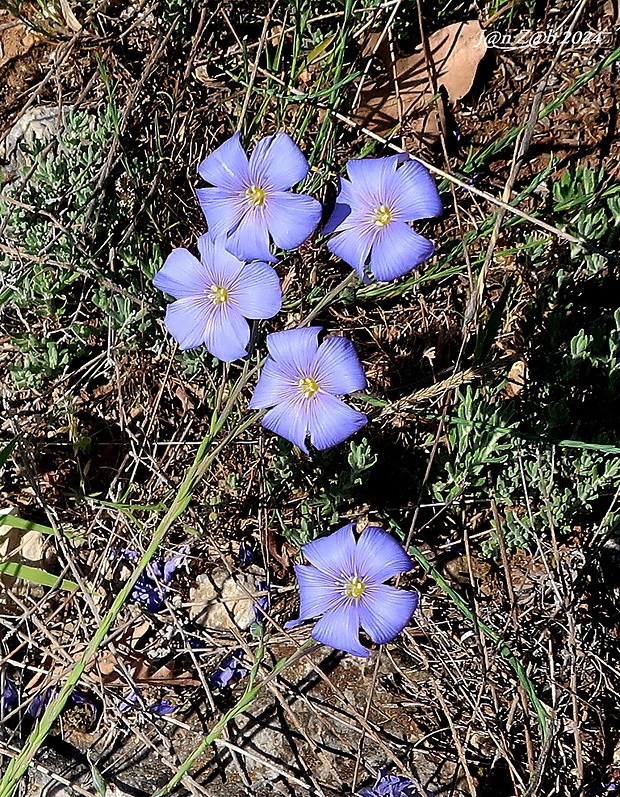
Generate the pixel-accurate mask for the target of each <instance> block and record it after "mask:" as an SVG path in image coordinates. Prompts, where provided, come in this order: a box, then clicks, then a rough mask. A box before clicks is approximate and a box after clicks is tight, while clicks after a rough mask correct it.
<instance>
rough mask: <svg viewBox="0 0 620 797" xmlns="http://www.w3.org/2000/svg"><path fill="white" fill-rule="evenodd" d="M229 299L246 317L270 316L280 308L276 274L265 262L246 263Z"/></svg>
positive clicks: (280, 298) (280, 293) (280, 297)
mask: <svg viewBox="0 0 620 797" xmlns="http://www.w3.org/2000/svg"><path fill="white" fill-rule="evenodd" d="M231 301H232V302H234V305H235V306H236V307H237V308H238V309H239V311H240V312H241V313H242V314H243V315H244V316H245V317H246V318H272V317H273V316H274V315H276V313H279V312H280V309H281V308H282V290H281V288H280V280H279V279H278V275H277V274H276V272H275V271H274V270H273V268H272V267H271V266H269V265H267V263H261V262H260V261H256V262H255V263H247V264H246V265H245V267H244V269H243V272H242V278H241V279H239V280H238V281H237V284H236V285H235V287H234V291H233V292H231Z"/></svg>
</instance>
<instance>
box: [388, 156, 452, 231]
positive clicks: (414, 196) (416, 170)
mask: <svg viewBox="0 0 620 797" xmlns="http://www.w3.org/2000/svg"><path fill="white" fill-rule="evenodd" d="M394 186H395V193H396V196H397V206H398V208H399V210H400V211H401V213H402V218H403V220H404V221H417V220H418V219H429V218H432V217H434V216H441V214H442V213H443V205H442V203H441V199H440V198H439V191H438V190H437V185H436V184H435V181H434V180H433V178H432V176H431V173H430V172H429V170H428V169H427V168H426V167H425V166H423V165H422V164H421V163H419V162H418V161H414V160H410V161H407V163H403V165H402V166H401V167H400V168H399V169H398V170H397V172H396V176H395V178H394Z"/></svg>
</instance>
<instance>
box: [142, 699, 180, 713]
mask: <svg viewBox="0 0 620 797" xmlns="http://www.w3.org/2000/svg"><path fill="white" fill-rule="evenodd" d="M176 710H177V706H173V705H172V703H171V702H170V701H169V700H157V701H156V702H155V703H153V705H151V706H149V711H152V712H153V714H157V715H158V716H159V717H164V716H166V714H172V713H173V712H175V711H176Z"/></svg>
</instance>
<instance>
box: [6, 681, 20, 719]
mask: <svg viewBox="0 0 620 797" xmlns="http://www.w3.org/2000/svg"><path fill="white" fill-rule="evenodd" d="M17 698H18V696H17V689H16V688H15V685H14V684H13V682H12V681H11V679H10V678H5V679H4V689H3V691H2V699H3V703H4V710H5V712H6V713H7V714H8V712H9V711H10V710H11V709H12V708H13V706H14V705H15V704H16V703H17Z"/></svg>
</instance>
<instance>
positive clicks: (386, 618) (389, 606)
mask: <svg viewBox="0 0 620 797" xmlns="http://www.w3.org/2000/svg"><path fill="white" fill-rule="evenodd" d="M418 602H419V598H418V595H417V593H415V592H405V590H402V589H396V587H390V586H388V585H387V584H379V585H377V586H374V585H373V586H369V587H368V588H367V589H366V591H365V592H364V594H363V595H362V597H361V598H360V601H359V620H360V623H361V625H362V628H363V629H364V631H366V633H367V634H368V636H369V637H370V638H371V639H372V641H373V642H376V643H377V644H378V645H384V644H385V643H386V642H389V641H390V640H391V639H394V637H395V636H396V635H397V634H400V632H401V631H402V630H403V628H404V627H405V626H406V625H407V623H408V622H409V620H410V619H411V617H412V615H413V613H414V612H415V610H416V609H417V606H418Z"/></svg>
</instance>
